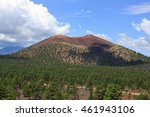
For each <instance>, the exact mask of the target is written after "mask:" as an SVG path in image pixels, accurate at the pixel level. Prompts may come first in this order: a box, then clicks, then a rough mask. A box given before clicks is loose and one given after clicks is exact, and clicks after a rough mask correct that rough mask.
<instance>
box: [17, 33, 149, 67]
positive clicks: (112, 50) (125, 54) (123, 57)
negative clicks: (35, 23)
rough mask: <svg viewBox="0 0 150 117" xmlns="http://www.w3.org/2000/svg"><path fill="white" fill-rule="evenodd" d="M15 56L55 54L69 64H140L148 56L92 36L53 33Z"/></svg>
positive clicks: (38, 56)
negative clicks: (70, 35)
mask: <svg viewBox="0 0 150 117" xmlns="http://www.w3.org/2000/svg"><path fill="white" fill-rule="evenodd" d="M15 55H17V56H21V57H26V58H28V57H29V58H36V59H40V57H42V56H44V57H46V58H50V57H54V58H56V59H58V60H61V61H63V62H65V63H70V64H95V65H126V64H138V63H142V62H146V60H147V57H146V56H144V55H142V54H139V53H136V52H135V51H132V50H130V49H127V48H125V47H122V46H119V45H116V44H113V43H111V42H109V41H107V40H105V39H102V38H99V37H96V36H93V35H87V36H83V37H69V36H64V35H56V36H52V37H50V38H47V39H45V40H43V41H40V42H38V43H36V44H34V45H32V46H30V47H28V48H26V49H23V50H21V51H19V52H17V53H16V54H15ZM43 59H44V58H43ZM47 62H48V60H47Z"/></svg>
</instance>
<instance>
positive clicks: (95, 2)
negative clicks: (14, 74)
mask: <svg viewBox="0 0 150 117" xmlns="http://www.w3.org/2000/svg"><path fill="white" fill-rule="evenodd" d="M2 1H3V2H4V1H6V0H2ZM8 1H9V0H8ZM12 1H14V2H19V1H18V0H12ZM21 1H24V2H25V3H26V5H28V6H33V7H32V8H33V9H32V8H31V7H28V6H25V4H24V3H23V2H22V3H17V4H18V6H17V5H16V4H15V5H14V8H15V7H16V8H18V9H22V8H20V7H19V5H20V6H25V8H26V9H24V10H21V11H22V12H21V13H22V14H24V17H25V18H28V20H29V19H30V21H26V20H27V19H26V20H24V19H25V18H24V19H23V18H22V15H20V14H21V13H19V12H18V13H16V14H18V15H17V16H15V17H14V16H12V17H14V20H15V19H16V17H17V18H19V19H22V22H21V23H20V24H21V25H18V24H17V28H18V29H20V27H21V29H22V30H24V31H22V32H19V33H18V31H16V32H14V33H17V34H15V36H13V35H12V34H13V33H10V34H9V35H7V34H8V31H4V29H0V35H1V36H0V43H1V44H0V48H2V47H4V46H6V45H7V42H8V45H10V43H11V44H12V43H13V44H14V45H22V46H28V45H31V44H33V43H35V42H38V41H40V40H42V39H44V38H47V37H49V36H51V35H55V34H66V35H69V36H84V35H87V34H94V35H96V36H100V37H102V38H105V39H108V40H109V41H112V42H114V43H116V44H119V45H122V46H125V47H128V48H130V49H132V50H135V51H137V52H141V53H143V54H145V55H148V56H150V2H149V1H148V0H32V1H29V0H21ZM5 4H8V3H6V2H5ZM40 4H42V5H40ZM6 6H9V4H8V5H6ZM34 7H35V8H34ZM8 8H9V7H8ZM1 9H2V7H1V6H0V10H1ZM6 9H7V7H6V8H5V11H6ZM29 9H30V11H29ZM31 10H32V11H33V13H29V14H30V15H29V14H28V12H31ZM12 11H13V12H16V11H15V10H14V9H13V10H12ZM24 11H26V12H24ZM27 11H28V12H27ZM34 11H35V12H34ZM0 13H1V12H0ZM7 13H8V12H7ZM3 14H4V13H3ZM33 14H36V15H33ZM48 14H49V15H48ZM1 16H2V15H0V21H1V22H2V23H3V20H4V19H3V18H1ZM8 16H9V14H7V17H8ZM40 16H41V17H42V18H40ZM7 17H6V18H7ZM10 17H11V15H10V16H9V17H8V18H10ZM8 18H7V20H8ZM36 19H38V21H36ZM7 20H6V19H5V20H4V21H7ZM31 20H32V21H31ZM34 20H35V21H34ZM8 22H9V23H11V24H15V23H14V22H15V21H13V22H12V21H8ZM17 22H18V21H17ZM43 22H46V23H45V24H44V23H43ZM36 23H39V24H40V25H39V24H38V25H37V24H36ZM0 24H1V23H0ZM4 24H5V23H3V25H4ZM7 24H8V23H7ZM24 24H26V25H24ZM30 24H35V25H34V27H32V26H30ZM46 24H47V25H48V26H49V27H48V26H46ZM4 27H7V25H4ZM22 27H24V28H22ZM41 27H44V28H41ZM8 28H9V29H10V28H11V27H8ZM25 31H27V32H25ZM48 31H49V32H48ZM9 32H11V30H10V31H9ZM28 32H29V33H28ZM36 32H40V34H39V33H38V34H37V33H36ZM30 33H31V34H30ZM27 34H30V36H29V35H27ZM4 37H5V38H4ZM6 38H10V39H6ZM16 38H18V39H16ZM35 38H37V39H35ZM25 43H26V44H25Z"/></svg>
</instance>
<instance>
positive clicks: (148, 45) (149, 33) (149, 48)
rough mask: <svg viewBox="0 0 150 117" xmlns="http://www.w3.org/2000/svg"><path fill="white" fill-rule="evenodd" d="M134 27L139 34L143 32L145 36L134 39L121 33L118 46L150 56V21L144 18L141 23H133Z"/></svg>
mask: <svg viewBox="0 0 150 117" xmlns="http://www.w3.org/2000/svg"><path fill="white" fill-rule="evenodd" d="M132 26H133V28H134V29H135V30H137V31H138V32H140V31H143V32H144V33H145V36H144V37H138V38H132V37H129V36H127V35H126V34H124V33H120V34H118V36H119V40H118V41H117V44H119V45H122V46H125V47H128V48H130V49H132V50H135V51H137V52H141V53H143V54H146V55H149V56H150V20H148V19H146V18H144V19H143V20H142V21H141V22H140V23H134V22H132Z"/></svg>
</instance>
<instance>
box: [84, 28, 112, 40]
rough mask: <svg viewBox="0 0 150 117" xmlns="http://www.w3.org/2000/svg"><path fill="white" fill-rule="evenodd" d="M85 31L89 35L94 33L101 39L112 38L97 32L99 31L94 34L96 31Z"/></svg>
mask: <svg viewBox="0 0 150 117" xmlns="http://www.w3.org/2000/svg"><path fill="white" fill-rule="evenodd" d="M86 33H87V34H90V35H95V36H97V37H100V38H103V39H106V40H109V41H111V40H112V39H111V37H109V36H107V35H105V34H99V33H98V34H96V33H94V32H92V31H90V30H87V31H86Z"/></svg>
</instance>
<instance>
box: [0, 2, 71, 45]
mask: <svg viewBox="0 0 150 117" xmlns="http://www.w3.org/2000/svg"><path fill="white" fill-rule="evenodd" d="M69 29H70V25H69V23H62V22H59V21H57V19H56V18H55V17H54V16H53V15H52V14H51V13H49V12H48V9H47V8H46V7H44V6H43V5H42V4H35V3H34V2H33V1H31V0H0V41H3V42H4V41H6V42H13V43H15V42H16V43H18V44H21V45H24V44H31V43H34V42H37V41H40V40H41V39H44V38H47V37H49V36H51V35H55V34H65V33H68V32H69ZM0 46H1V45H0Z"/></svg>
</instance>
